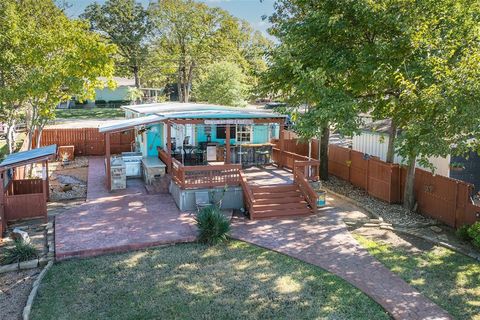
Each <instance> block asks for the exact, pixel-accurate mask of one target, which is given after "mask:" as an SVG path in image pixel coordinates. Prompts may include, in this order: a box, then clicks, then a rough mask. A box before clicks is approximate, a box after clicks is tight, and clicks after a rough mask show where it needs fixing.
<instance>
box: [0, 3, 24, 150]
mask: <svg viewBox="0 0 480 320" xmlns="http://www.w3.org/2000/svg"><path fill="white" fill-rule="evenodd" d="M19 23H21V21H19V16H18V14H17V12H16V5H15V3H14V2H13V1H4V2H1V3H0V34H1V35H2V36H0V122H2V123H3V124H4V125H6V127H7V135H6V144H7V152H8V153H12V152H13V151H15V150H14V147H15V141H14V140H15V139H14V129H15V125H16V122H17V121H18V120H19V116H20V113H21V105H22V103H23V101H24V100H25V96H24V95H23V91H21V90H20V87H19V75H20V73H21V72H22V70H21V69H20V68H18V65H17V64H16V63H15V62H16V59H17V57H18V54H19V52H20V51H19V50H20V48H21V32H22V30H21V29H20V28H19Z"/></svg>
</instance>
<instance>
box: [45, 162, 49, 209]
mask: <svg viewBox="0 0 480 320" xmlns="http://www.w3.org/2000/svg"><path fill="white" fill-rule="evenodd" d="M45 171H46V173H47V201H49V200H50V181H49V178H48V160H47V161H45Z"/></svg>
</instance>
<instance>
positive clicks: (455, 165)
mask: <svg viewBox="0 0 480 320" xmlns="http://www.w3.org/2000/svg"><path fill="white" fill-rule="evenodd" d="M464 169H465V165H464V164H463V163H460V162H452V163H450V170H452V171H463V170H464Z"/></svg>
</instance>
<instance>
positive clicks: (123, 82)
mask: <svg viewBox="0 0 480 320" xmlns="http://www.w3.org/2000/svg"><path fill="white" fill-rule="evenodd" d="M98 80H102V81H108V79H107V78H105V77H99V78H98ZM112 80H113V81H115V82H116V83H117V86H119V87H121V86H124V87H135V79H130V78H122V77H112Z"/></svg>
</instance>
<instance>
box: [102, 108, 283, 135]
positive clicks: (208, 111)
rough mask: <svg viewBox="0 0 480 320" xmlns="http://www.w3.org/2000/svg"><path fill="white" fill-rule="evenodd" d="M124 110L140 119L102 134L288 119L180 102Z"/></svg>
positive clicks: (104, 129) (261, 112) (109, 127)
mask: <svg viewBox="0 0 480 320" xmlns="http://www.w3.org/2000/svg"><path fill="white" fill-rule="evenodd" d="M122 108H123V109H124V110H130V111H133V112H134V113H136V114H137V115H140V117H138V118H132V119H125V120H122V121H119V122H117V123H115V124H113V125H111V124H108V125H104V126H100V127H99V131H100V132H113V131H122V130H126V129H129V128H133V127H136V126H141V125H147V124H152V123H156V122H161V121H165V120H168V119H268V118H285V117H286V116H284V115H280V114H277V113H274V112H269V111H266V110H257V109H246V108H235V107H227V106H218V105H208V104H196V103H178V102H167V103H154V104H144V105H132V106H124V107H122Z"/></svg>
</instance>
